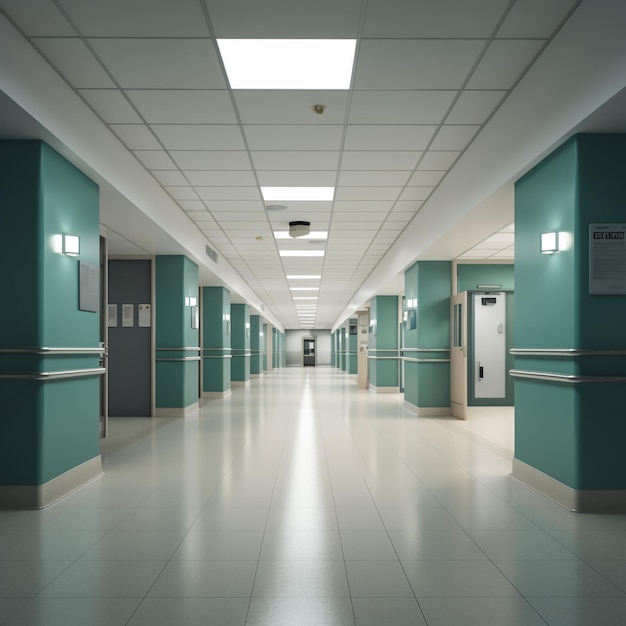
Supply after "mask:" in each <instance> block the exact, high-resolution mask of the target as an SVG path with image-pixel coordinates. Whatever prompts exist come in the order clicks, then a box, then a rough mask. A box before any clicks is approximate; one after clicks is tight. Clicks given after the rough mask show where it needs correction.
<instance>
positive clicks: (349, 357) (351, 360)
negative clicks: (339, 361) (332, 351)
mask: <svg viewBox="0 0 626 626" xmlns="http://www.w3.org/2000/svg"><path fill="white" fill-rule="evenodd" d="M357 327H358V320H357V318H356V317H351V318H350V319H349V320H348V328H347V332H348V337H347V339H348V340H347V351H346V367H347V372H348V374H355V375H356V373H357V371H358V366H357V356H358V347H357V340H358V338H359V337H358V335H357V330H358V328H357ZM353 329H354V330H353Z"/></svg>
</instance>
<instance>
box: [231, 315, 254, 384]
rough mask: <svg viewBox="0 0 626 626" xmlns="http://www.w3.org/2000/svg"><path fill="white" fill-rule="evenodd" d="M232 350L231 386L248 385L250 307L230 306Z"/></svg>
mask: <svg viewBox="0 0 626 626" xmlns="http://www.w3.org/2000/svg"><path fill="white" fill-rule="evenodd" d="M230 311H231V323H232V338H231V342H232V350H233V358H232V363H231V385H233V386H238V385H246V384H249V383H250V307H249V305H247V304H231V305H230Z"/></svg>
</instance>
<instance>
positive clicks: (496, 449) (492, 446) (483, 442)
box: [438, 420, 515, 461]
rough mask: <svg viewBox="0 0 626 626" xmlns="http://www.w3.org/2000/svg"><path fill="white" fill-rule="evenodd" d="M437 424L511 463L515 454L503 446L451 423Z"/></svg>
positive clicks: (442, 422)
mask: <svg viewBox="0 0 626 626" xmlns="http://www.w3.org/2000/svg"><path fill="white" fill-rule="evenodd" d="M438 423H439V424H440V425H441V426H443V427H445V428H447V429H449V430H451V431H452V432H453V433H455V434H456V435H459V436H460V437H463V438H465V439H468V440H469V441H471V442H472V443H475V444H476V445H479V446H480V447H482V448H484V449H485V450H487V451H489V452H493V453H494V454H497V455H498V456H501V457H502V458H504V459H506V460H507V461H512V460H513V457H514V456H515V452H514V451H513V450H509V449H508V448H506V447H504V446H501V445H499V444H497V443H494V442H493V441H490V440H489V439H487V438H486V437H483V436H482V435H479V434H477V433H474V432H471V431H470V430H468V429H465V428H462V427H460V426H458V425H457V424H456V423H455V422H452V421H449V422H444V421H443V420H441V421H440V422H438Z"/></svg>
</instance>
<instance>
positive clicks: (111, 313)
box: [107, 304, 117, 328]
mask: <svg viewBox="0 0 626 626" xmlns="http://www.w3.org/2000/svg"><path fill="white" fill-rule="evenodd" d="M107 326H108V327H109V328H117V304H108V305H107Z"/></svg>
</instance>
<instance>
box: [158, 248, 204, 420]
mask: <svg viewBox="0 0 626 626" xmlns="http://www.w3.org/2000/svg"><path fill="white" fill-rule="evenodd" d="M155 295H156V298H155V300H156V314H155V318H156V412H155V413H156V415H163V416H170V415H187V414H189V413H191V412H192V411H195V410H196V409H197V408H198V406H199V403H198V395H199V393H198V392H199V378H200V345H199V339H200V336H199V325H200V324H199V321H200V320H199V308H198V266H197V265H196V264H195V263H194V262H193V261H191V260H190V259H188V258H187V257H186V256H183V255H159V256H157V257H156V294H155Z"/></svg>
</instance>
